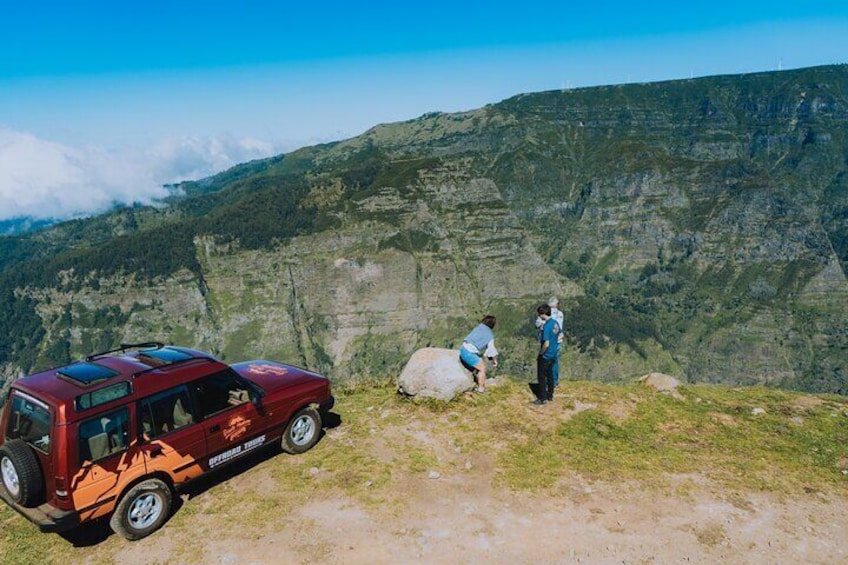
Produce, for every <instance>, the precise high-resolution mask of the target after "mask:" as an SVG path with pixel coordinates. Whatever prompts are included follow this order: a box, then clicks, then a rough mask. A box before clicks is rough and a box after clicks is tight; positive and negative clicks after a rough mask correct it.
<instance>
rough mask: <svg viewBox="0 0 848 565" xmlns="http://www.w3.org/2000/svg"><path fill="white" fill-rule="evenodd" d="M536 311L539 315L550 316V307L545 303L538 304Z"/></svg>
mask: <svg viewBox="0 0 848 565" xmlns="http://www.w3.org/2000/svg"><path fill="white" fill-rule="evenodd" d="M536 313H537V314H538V315H540V316H550V315H551V307H550V306H548V305H547V304H539V307H538V308H536Z"/></svg>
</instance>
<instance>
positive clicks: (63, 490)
mask: <svg viewBox="0 0 848 565" xmlns="http://www.w3.org/2000/svg"><path fill="white" fill-rule="evenodd" d="M54 481H55V482H54V484H55V485H56V496H58V497H59V498H68V487H67V485H66V484H65V477H55V478H54Z"/></svg>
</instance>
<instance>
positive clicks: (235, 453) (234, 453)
mask: <svg viewBox="0 0 848 565" xmlns="http://www.w3.org/2000/svg"><path fill="white" fill-rule="evenodd" d="M263 443H265V435H264V434H263V435H261V436H259V437H255V438H253V439H252V440H250V441H246V442H244V443H243V444H241V445H237V446H235V447H233V448H231V449H228V450H226V451H224V452H223V453H219V454H218V455H216V456H214V457H211V458H210V459H209V467H210V468H211V467H216V466H218V465H220V464H222V463H226V462H227V461H229V460H231V459H234V458H236V457H239V456H240V455H244V454H245V453H247V452H248V451H252V450H254V449H256V448H257V447H259V446H260V445H262V444H263Z"/></svg>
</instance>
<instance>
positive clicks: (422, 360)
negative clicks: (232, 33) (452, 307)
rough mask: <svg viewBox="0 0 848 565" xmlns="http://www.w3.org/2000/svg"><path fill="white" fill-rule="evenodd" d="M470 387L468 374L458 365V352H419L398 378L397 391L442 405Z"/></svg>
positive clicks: (452, 350)
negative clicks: (435, 400)
mask: <svg viewBox="0 0 848 565" xmlns="http://www.w3.org/2000/svg"><path fill="white" fill-rule="evenodd" d="M472 388H474V380H473V379H472V377H471V373H470V372H469V371H468V370H467V369H466V368H465V367H463V366H462V363H460V362H459V351H457V350H455V349H442V348H438V347H425V348H423V349H419V350H418V351H416V352H415V353H413V354H412V357H410V358H409V361H408V362H407V363H406V367H404V368H403V371H401V373H400V377H399V378H398V390H399V391H400V392H402V393H403V394H406V395H408V396H413V397H416V398H436V399H438V400H442V401H445V402H447V401H449V400H452V399H453V398H455V397H456V396H457V395H458V394H462V393H463V392H466V391H468V390H471V389H472Z"/></svg>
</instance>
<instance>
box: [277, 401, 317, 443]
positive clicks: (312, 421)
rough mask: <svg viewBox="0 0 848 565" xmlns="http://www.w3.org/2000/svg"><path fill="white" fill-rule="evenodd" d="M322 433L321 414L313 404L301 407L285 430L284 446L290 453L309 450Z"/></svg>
mask: <svg viewBox="0 0 848 565" xmlns="http://www.w3.org/2000/svg"><path fill="white" fill-rule="evenodd" d="M320 434H321V414H319V413H318V410H316V409H315V408H313V407H312V406H307V407H306V408H303V409H301V410H300V411H299V412H298V413H297V414H295V415H294V418H292V419H291V421H290V422H289V425H288V426H286V431H284V432H283V440H282V447H283V451H286V452H288V453H303V452H304V451H308V450H309V449H310V448H311V447H312V446H313V445H315V443H316V442H317V441H318V437H319V435H320Z"/></svg>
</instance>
